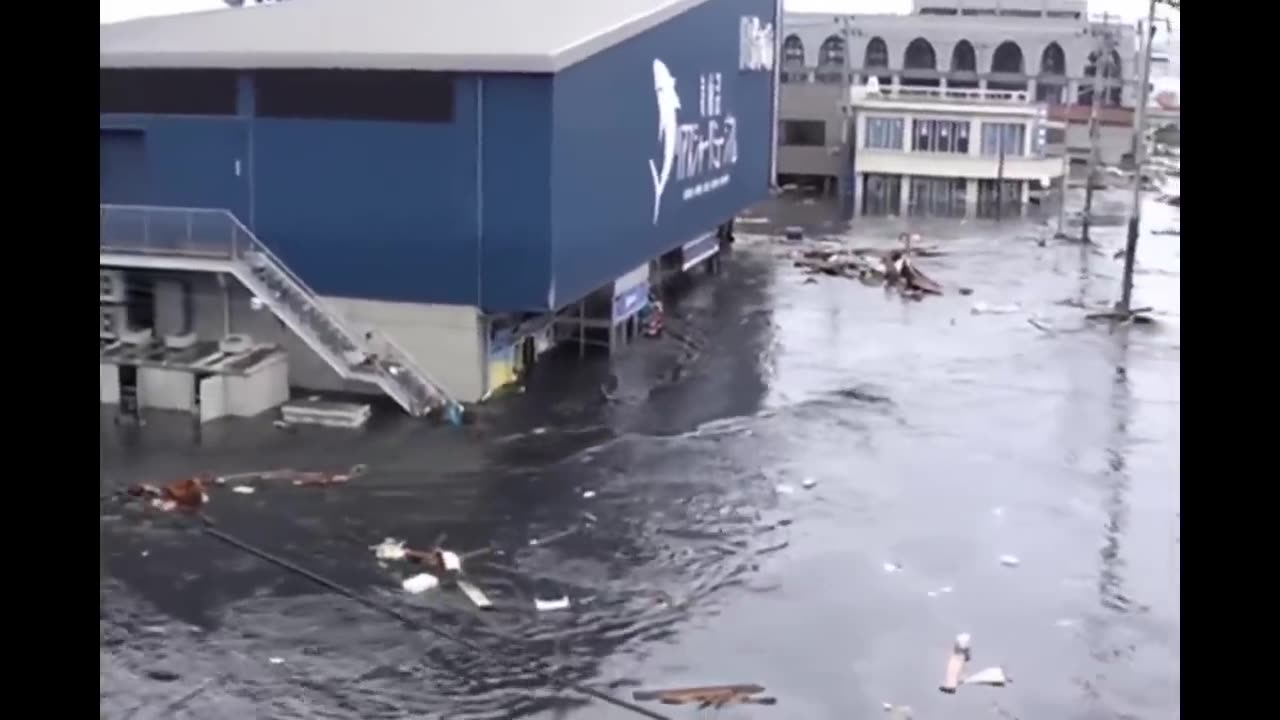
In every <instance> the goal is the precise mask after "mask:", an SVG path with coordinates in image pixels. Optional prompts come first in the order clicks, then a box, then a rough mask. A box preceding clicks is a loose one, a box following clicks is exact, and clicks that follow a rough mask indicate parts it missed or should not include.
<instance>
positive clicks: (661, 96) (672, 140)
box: [649, 60, 680, 225]
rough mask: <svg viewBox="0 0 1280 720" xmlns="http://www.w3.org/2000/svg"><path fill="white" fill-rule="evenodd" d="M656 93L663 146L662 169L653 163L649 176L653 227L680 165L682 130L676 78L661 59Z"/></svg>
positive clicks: (655, 67)
mask: <svg viewBox="0 0 1280 720" xmlns="http://www.w3.org/2000/svg"><path fill="white" fill-rule="evenodd" d="M653 90H654V93H655V94H656V95H657V100H658V141H659V142H660V143H662V158H661V162H662V168H661V169H659V168H658V165H657V164H656V163H654V161H653V160H650V161H649V173H650V174H651V175H653V224H654V225H657V224H658V216H659V215H660V214H661V212H662V192H663V191H664V190H666V188H667V181H668V180H670V179H671V168H672V167H673V166H674V165H675V162H676V141H677V140H678V135H679V127H678V119H677V111H678V110H679V109H680V96H679V95H678V94H677V93H676V79H675V78H674V77H672V75H671V71H670V70H668V69H667V66H666V63H664V62H662V61H661V60H654V61H653Z"/></svg>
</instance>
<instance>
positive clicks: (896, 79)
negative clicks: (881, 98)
mask: <svg viewBox="0 0 1280 720" xmlns="http://www.w3.org/2000/svg"><path fill="white" fill-rule="evenodd" d="M890 85H891V86H892V87H893V94H894V95H897V94H898V88H900V87H901V86H902V75H900V74H898V73H894V74H893V81H892V82H891V83H890Z"/></svg>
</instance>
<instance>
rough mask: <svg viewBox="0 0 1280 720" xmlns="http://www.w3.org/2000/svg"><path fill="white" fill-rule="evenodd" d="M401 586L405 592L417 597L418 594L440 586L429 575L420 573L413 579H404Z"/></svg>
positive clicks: (433, 577) (438, 582) (432, 576)
mask: <svg viewBox="0 0 1280 720" xmlns="http://www.w3.org/2000/svg"><path fill="white" fill-rule="evenodd" d="M401 585H402V586H403V587H404V589H405V592H409V593H413V594H414V595H417V594H418V593H422V592H426V591H428V590H431V589H433V588H435V587H438V586H439V585H440V581H439V580H438V579H437V578H436V576H435V575H432V574H431V573H420V574H418V575H414V576H413V577H408V578H405V580H404V582H403V583H401Z"/></svg>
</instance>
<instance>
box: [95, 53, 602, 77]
mask: <svg viewBox="0 0 1280 720" xmlns="http://www.w3.org/2000/svg"><path fill="white" fill-rule="evenodd" d="M584 57H586V56H584ZM555 60H556V58H554V57H552V56H548V55H529V54H525V55H520V54H503V55H494V54H488V53H473V54H466V55H459V54H428V53H422V54H408V53H354V52H352V53H331V52H316V53H293V52H291V53H271V52H260V53H243V52H237V53H216V52H205V53H194V52H164V51H161V52H132V53H114V54H111V55H109V56H108V55H102V56H100V57H99V63H98V67H99V68H100V69H112V70H129V69H139V70H144V69H154V70H160V69H172V70H257V69H262V70H409V71H422V72H481V73H484V72H504V73H505V72H514V73H530V74H540V73H554V72H556V71H557V70H559V69H560V67H559V66H558V65H557V64H556V62H555Z"/></svg>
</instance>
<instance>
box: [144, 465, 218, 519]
mask: <svg viewBox="0 0 1280 720" xmlns="http://www.w3.org/2000/svg"><path fill="white" fill-rule="evenodd" d="M208 481H209V476H208V475H203V474H201V475H195V476H193V477H189V478H184V479H182V480H175V481H173V482H171V483H169V484H168V485H164V486H161V487H157V486H155V485H148V484H146V483H143V484H139V485H132V486H130V487H129V488H128V489H127V490H126V491H125V492H126V493H127V494H128V495H130V496H132V497H138V498H145V499H147V500H148V501H149V502H148V504H150V505H151V507H154V508H156V509H157V510H163V511H165V512H169V511H171V510H186V511H192V510H199V509H200V507H201V506H202V505H204V504H205V503H207V502H209V495H208V494H207V493H206V492H205V491H204V488H205V484H206V483H207V482H208Z"/></svg>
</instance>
